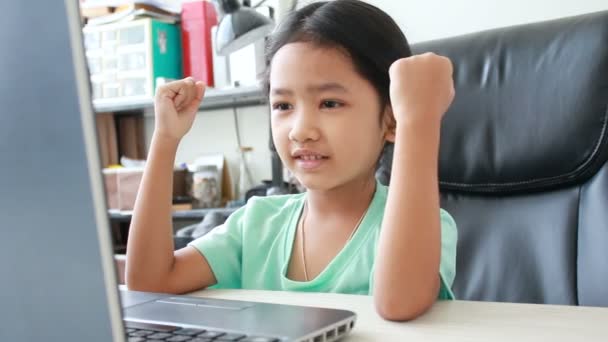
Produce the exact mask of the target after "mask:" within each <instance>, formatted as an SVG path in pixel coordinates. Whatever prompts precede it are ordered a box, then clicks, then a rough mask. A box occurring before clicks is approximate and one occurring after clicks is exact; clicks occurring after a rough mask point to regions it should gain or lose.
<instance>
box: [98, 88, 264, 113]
mask: <svg viewBox="0 0 608 342" xmlns="http://www.w3.org/2000/svg"><path fill="white" fill-rule="evenodd" d="M267 102H268V99H267V98H266V96H265V95H264V92H263V91H262V88H261V87H259V86H244V87H238V88H227V89H207V90H206V91H205V97H204V98H203V101H202V102H201V106H200V108H199V109H200V110H212V109H222V108H233V107H245V106H259V105H264V104H266V103H267ZM153 107H154V99H152V98H139V99H112V100H103V99H102V100H93V108H94V109H95V112H96V113H108V112H111V113H120V112H134V111H144V110H145V109H151V108H153Z"/></svg>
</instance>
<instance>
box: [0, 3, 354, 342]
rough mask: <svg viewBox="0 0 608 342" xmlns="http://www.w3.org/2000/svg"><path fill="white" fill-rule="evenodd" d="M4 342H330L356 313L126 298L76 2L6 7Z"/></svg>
mask: <svg viewBox="0 0 608 342" xmlns="http://www.w3.org/2000/svg"><path fill="white" fill-rule="evenodd" d="M0 13H3V19H2V21H1V23H0V25H1V27H0V46H2V55H1V57H0V75H1V76H2V82H0V158H1V159H0V217H1V218H2V221H0V227H1V229H0V234H1V235H0V272H1V273H0V277H1V281H0V302H1V303H2V305H0V322H1V323H0V341H78V342H83V341H89V342H97V341H99V342H108V341H147V340H152V341H158V340H164V341H173V342H176V341H192V342H200V341H242V342H244V341H311V342H319V341H333V340H337V339H340V338H342V337H344V336H345V335H346V334H348V333H349V332H350V331H351V330H352V328H353V324H354V322H355V318H356V317H355V314H354V313H352V312H349V311H343V310H332V309H323V308H310V307H299V306H289V305H275V304H269V303H256V302H242V301H228V300H219V299H205V298H196V297H189V296H176V295H167V294H153V293H142V292H130V291H121V290H119V288H118V286H117V277H116V270H115V266H114V262H113V255H112V243H111V234H110V228H109V222H108V213H107V208H106V206H105V198H104V192H103V184H102V176H101V165H100V158H99V151H98V145H97V139H96V133H95V132H96V130H95V113H94V111H93V108H92V102H91V91H90V84H89V75H88V73H87V66H86V59H85V51H84V48H83V41H82V32H81V22H80V19H79V11H78V1H76V0H65V1H47V0H33V1H1V2H0Z"/></svg>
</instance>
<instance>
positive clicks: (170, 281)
mask: <svg viewBox="0 0 608 342" xmlns="http://www.w3.org/2000/svg"><path fill="white" fill-rule="evenodd" d="M204 90H205V86H204V84H203V83H202V82H200V81H199V82H195V81H194V79H192V78H186V79H183V80H180V81H175V82H171V83H167V84H165V85H163V86H160V87H158V89H157V91H156V97H155V101H154V109H155V128H154V135H153V137H152V143H151V145H150V151H149V155H148V161H147V163H146V167H145V170H144V175H143V179H142V181H141V185H140V188H139V192H138V195H137V200H136V202H135V208H134V211H133V218H132V220H131V226H130V228H129V239H128V242H127V261H126V268H125V280H126V284H127V287H128V288H129V289H130V290H137V291H148V292H164V293H185V292H190V291H193V290H197V289H200V288H204V287H208V286H211V285H214V284H215V283H216V279H215V276H214V275H213V272H212V270H211V268H210V266H209V264H208V262H207V260H206V259H205V257H204V256H203V255H201V254H200V253H199V252H198V251H197V250H196V249H194V248H193V247H185V248H182V249H180V250H178V251H175V252H174V245H173V225H172V218H171V216H172V214H171V202H172V194H173V191H172V186H173V166H174V163H175V155H176V152H177V147H178V145H179V142H180V140H181V139H182V137H183V136H184V135H185V134H186V133H187V132H188V130H189V129H190V127H191V126H192V123H193V122H194V117H195V116H196V112H197V111H198V108H199V104H200V102H201V100H202V98H203V94H204Z"/></svg>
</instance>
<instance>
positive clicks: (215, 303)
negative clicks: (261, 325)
mask: <svg viewBox="0 0 608 342" xmlns="http://www.w3.org/2000/svg"><path fill="white" fill-rule="evenodd" d="M156 302H158V303H165V304H176V305H188V306H197V307H203V308H213V309H224V310H243V309H246V308H249V307H252V306H253V304H252V303H247V302H237V301H228V300H213V299H203V298H192V297H169V298H163V299H159V300H157V301H156Z"/></svg>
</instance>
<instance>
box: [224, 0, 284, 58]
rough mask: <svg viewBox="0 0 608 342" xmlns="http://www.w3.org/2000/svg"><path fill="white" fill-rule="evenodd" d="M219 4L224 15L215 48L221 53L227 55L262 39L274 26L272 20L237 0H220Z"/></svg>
mask: <svg viewBox="0 0 608 342" xmlns="http://www.w3.org/2000/svg"><path fill="white" fill-rule="evenodd" d="M224 2H225V3H224ZM235 3H236V5H235ZM228 4H229V5H228ZM219 5H220V13H221V12H223V16H222V18H221V19H220V23H219V24H218V27H217V32H216V37H215V41H216V46H215V48H216V50H217V52H218V54H220V55H223V56H226V55H228V54H230V53H232V52H234V51H236V50H238V49H240V48H243V47H245V46H246V45H248V44H251V43H253V42H255V41H256V40H258V39H262V38H263V37H265V36H266V35H268V34H269V33H270V31H272V29H273V27H274V23H273V22H272V20H270V19H269V18H267V17H265V16H264V15H262V14H261V13H258V12H257V11H256V10H254V9H252V8H250V7H243V6H240V4H238V2H236V1H219Z"/></svg>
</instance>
